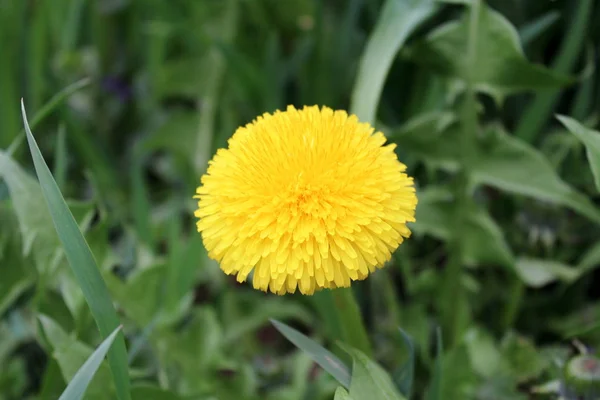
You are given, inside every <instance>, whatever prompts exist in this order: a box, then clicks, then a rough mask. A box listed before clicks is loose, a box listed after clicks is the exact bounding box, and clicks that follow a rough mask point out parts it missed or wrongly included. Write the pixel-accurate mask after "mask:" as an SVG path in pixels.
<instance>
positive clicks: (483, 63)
mask: <svg viewBox="0 0 600 400" xmlns="http://www.w3.org/2000/svg"><path fill="white" fill-rule="evenodd" d="M479 9H480V14H479V16H478V18H479V21H478V23H477V27H478V30H477V32H476V33H475V35H476V37H477V49H476V51H475V54H476V60H475V66H476V68H473V73H474V76H471V77H469V78H470V79H471V81H472V82H473V83H474V85H475V89H476V90H478V91H480V92H484V93H488V94H490V95H491V96H493V97H494V98H496V99H497V100H502V99H503V97H504V96H506V95H508V94H511V93H516V92H520V91H527V90H535V89H540V88H559V87H562V86H565V85H567V84H569V83H572V82H573V79H571V78H569V77H567V76H564V75H560V74H558V73H555V72H553V71H551V70H549V69H547V68H545V67H543V66H541V65H534V64H531V63H529V62H528V61H527V59H526V58H525V55H524V53H523V49H522V48H521V45H520V43H519V36H518V34H517V31H516V29H515V28H514V27H513V26H512V25H511V24H510V22H509V21H508V20H506V18H504V17H503V16H502V15H501V14H499V13H498V12H496V11H494V10H492V9H491V8H489V7H487V6H486V5H485V3H483V4H482V6H481V7H480V8H479ZM468 27H469V23H468V15H467V13H465V15H464V17H463V19H461V20H460V21H453V22H448V23H446V24H443V25H441V26H440V27H438V28H437V29H436V30H435V31H433V32H432V33H430V34H429V35H428V36H427V37H426V38H425V39H424V40H422V41H420V42H419V43H418V44H416V45H415V47H414V48H412V49H411V51H410V56H411V57H412V58H413V59H414V60H416V61H417V62H418V63H421V64H423V65H426V66H429V67H432V68H434V69H435V70H436V71H438V72H439V73H441V74H444V75H448V76H451V77H456V78H459V79H461V80H463V81H465V80H467V74H468V68H467V64H466V62H467V60H466V58H465V57H457V56H456V55H457V54H467V43H468V40H467V38H468V35H469V32H468Z"/></svg>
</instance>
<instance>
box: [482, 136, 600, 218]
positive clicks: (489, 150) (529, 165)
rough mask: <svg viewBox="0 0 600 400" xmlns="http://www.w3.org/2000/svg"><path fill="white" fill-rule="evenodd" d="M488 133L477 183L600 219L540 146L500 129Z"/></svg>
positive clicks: (583, 196) (596, 211) (592, 206)
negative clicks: (534, 145) (564, 178)
mask: <svg viewBox="0 0 600 400" xmlns="http://www.w3.org/2000/svg"><path fill="white" fill-rule="evenodd" d="M489 133H490V139H489V140H490V143H489V146H487V147H485V148H484V149H482V150H483V151H481V152H480V153H479V154H478V157H477V161H476V162H475V163H474V164H475V165H473V178H474V181H475V183H479V184H486V185H490V186H494V187H496V188H498V189H500V190H504V191H507V192H512V193H515V194H521V195H525V196H530V197H533V198H536V199H539V200H544V201H548V202H551V203H554V204H559V205H563V206H567V207H569V208H571V209H573V210H575V211H577V212H579V213H580V214H581V215H584V216H585V217H587V218H589V219H590V220H592V221H594V222H596V223H600V210H599V209H598V208H597V207H596V206H594V205H593V204H592V202H591V201H590V199H589V198H588V197H586V196H585V195H583V194H581V193H579V192H577V191H576V190H574V189H573V188H571V187H570V186H569V185H568V184H567V183H565V182H564V181H563V180H562V179H560V177H559V176H558V175H557V174H556V172H555V171H554V169H553V168H552V166H551V165H550V163H549V162H548V160H547V159H546V158H545V157H544V156H543V155H542V154H541V153H540V152H539V151H538V150H536V149H535V148H533V147H532V146H530V145H528V144H527V143H525V142H523V141H522V140H519V139H517V138H515V137H513V136H509V135H508V134H506V133H504V132H501V131H500V130H499V129H498V130H496V129H493V128H492V130H491V131H490V132H489Z"/></svg>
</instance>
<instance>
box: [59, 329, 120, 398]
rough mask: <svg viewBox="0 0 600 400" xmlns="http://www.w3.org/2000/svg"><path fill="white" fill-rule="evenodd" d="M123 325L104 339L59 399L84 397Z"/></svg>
mask: <svg viewBox="0 0 600 400" xmlns="http://www.w3.org/2000/svg"><path fill="white" fill-rule="evenodd" d="M120 330H121V327H120V326H119V327H117V329H115V330H114V331H113V333H111V334H110V335H109V336H108V337H107V338H106V339H104V341H103V342H102V343H101V344H100V346H98V348H97V349H96V351H94V353H93V354H92V355H91V356H90V358H88V359H87V361H86V362H85V363H84V364H83V365H82V366H81V368H79V370H78V371H77V373H76V374H75V376H74V377H73V380H71V382H69V384H68V385H67V387H66V389H65V391H64V392H63V393H62V394H61V396H60V397H59V399H58V400H79V399H81V398H83V395H84V393H85V390H86V389H87V387H88V385H89V384H90V382H91V381H92V378H93V377H94V375H95V374H96V371H97V370H98V368H99V367H100V365H101V364H102V360H104V357H105V356H106V353H108V350H109V349H110V347H111V346H112V344H113V342H114V341H115V338H116V337H117V334H118V333H119V331H120Z"/></svg>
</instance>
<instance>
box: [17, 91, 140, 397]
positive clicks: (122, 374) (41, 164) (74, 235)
mask: <svg viewBox="0 0 600 400" xmlns="http://www.w3.org/2000/svg"><path fill="white" fill-rule="evenodd" d="M21 112H22V115H23V123H24V125H25V131H26V133H27V141H28V142H29V149H30V151H31V156H32V158H33V163H34V165H35V170H36V173H37V176H38V179H39V181H40V186H41V187H42V192H43V194H44V198H45V200H46V204H47V205H48V209H49V211H50V214H51V216H52V221H53V222H54V227H55V228H56V231H57V233H58V236H59V238H60V241H61V243H62V245H63V247H64V250H65V254H66V256H67V260H68V261H69V265H70V266H71V269H72V271H73V274H74V275H75V278H76V280H77V283H78V284H79V286H80V287H81V291H82V292H83V295H84V297H85V299H86V301H87V303H88V305H89V307H90V309H91V311H92V315H93V316H94V319H95V320H96V323H97V325H98V329H99V330H100V333H101V334H102V337H104V338H106V337H108V336H109V335H110V334H111V333H112V331H113V330H114V329H115V328H116V327H117V326H119V325H120V322H119V317H118V316H117V313H116V311H115V309H114V307H113V304H112V301H111V299H110V296H109V294H108V289H107V288H106V284H105V282H104V280H103V279H102V276H101V275H100V271H99V270H98V267H97V265H96V261H95V260H94V256H93V255H92V252H91V251H90V248H89V246H88V244H87V243H86V241H85V239H84V237H83V235H82V234H81V231H80V230H79V226H78V225H77V222H76V221H75V218H74V217H73V214H71V211H70V210H69V208H68V206H67V204H66V202H65V200H64V198H63V196H62V194H61V193H60V190H59V188H58V186H57V185H56V182H55V180H54V178H53V176H52V173H51V172H50V169H49V168H48V166H47V165H46V162H45V161H44V158H43V157H42V154H41V152H40V149H39V147H38V145H37V143H36V141H35V139H34V137H33V134H32V133H31V130H30V128H29V124H28V123H27V115H26V113H25V105H24V104H23V102H21ZM108 360H109V365H110V368H111V370H112V373H113V376H114V380H115V386H116V388H117V395H118V397H119V399H120V400H129V399H130V395H129V374H128V368H127V350H126V348H125V338H124V336H123V334H122V333H120V334H119V335H118V337H117V339H116V341H115V344H114V346H113V347H112V348H111V350H110V352H109V353H108Z"/></svg>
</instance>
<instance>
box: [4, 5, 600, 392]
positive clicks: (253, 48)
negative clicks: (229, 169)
mask: <svg viewBox="0 0 600 400" xmlns="http://www.w3.org/2000/svg"><path fill="white" fill-rule="evenodd" d="M599 20H600V5H599V4H598V3H597V2H594V1H592V0H578V1H567V0H557V1H545V2H542V1H526V0H513V1H506V0H488V1H482V0H445V1H442V0H346V1H341V0H327V1H325V0H323V1H320V0H293V1H292V0H289V1H287V0H177V1H159V0H129V1H126V0H111V1H103V2H100V1H97V2H94V1H85V0H52V1H49V0H46V1H33V0H18V1H17V0H0V49H2V54H3V59H2V61H0V400H12V399H39V400H46V399H59V398H60V399H61V400H63V399H64V400H68V399H79V398H85V399H93V400H96V399H97V400H102V399H119V400H128V399H133V400H142V399H150V400H154V399H157V400H158V399H161V400H162V399H166V400H183V399H199V400H202V399H206V400H208V399H219V400H229V399H231V400H234V399H236V400H237V399H248V400H258V399H268V400H297V399H298V400H300V399H306V400H308V399H311V400H313V399H316V400H321V399H323V400H325V399H336V400H338V399H339V400H343V399H346V400H347V399H351V400H363V399H373V400H379V399H386V400H390V399H391V400H399V399H427V400H465V399H476V400H509V399H516V400H519V399H522V400H525V399H551V398H557V397H558V396H561V398H563V399H569V400H575V399H585V400H592V399H600V389H599V388H600V383H599V379H600V378H598V377H599V376H600V361H599V360H598V358H597V355H596V354H595V353H594V351H595V350H594V349H597V348H598V346H600V291H599V290H598V288H600V269H598V267H600V195H599V191H600V132H599V131H600V118H599V117H600V114H599V110H600V72H599V71H598V69H599V67H600V65H599V63H598V54H599V53H600V47H599V46H600V29H599V26H598V24H595V23H594V22H596V21H599ZM21 98H22V99H23V110H21V106H20V104H19V101H20V99H21ZM287 104H293V105H295V106H298V107H301V106H303V105H313V104H318V105H327V106H329V107H332V108H334V109H346V110H349V111H350V112H352V113H354V114H357V115H358V116H359V117H360V118H361V120H363V121H365V122H371V123H373V124H375V126H377V128H378V129H380V130H381V131H383V132H384V133H385V134H386V136H387V137H388V139H389V141H391V142H394V143H397V145H398V148H397V153H398V156H399V158H400V160H401V161H402V162H404V163H405V164H406V165H407V166H408V170H409V174H410V175H412V176H414V177H415V180H416V184H417V192H418V197H419V204H418V206H417V217H416V218H417V222H416V223H414V224H411V225H410V227H411V229H412V230H413V236H412V238H410V239H409V240H407V241H406V242H405V243H404V244H402V246H401V247H400V248H399V249H398V251H397V252H396V253H395V254H394V257H393V259H392V261H391V262H390V263H389V265H388V266H387V267H386V268H385V269H383V270H381V271H378V272H377V273H375V274H373V275H372V276H370V277H369V278H368V279H367V280H365V281H363V282H358V283H356V284H354V285H353V287H352V289H348V290H336V291H323V292H318V293H316V294H315V295H313V296H302V295H300V294H294V295H287V296H282V297H280V296H275V295H271V294H265V293H262V292H260V291H256V290H253V289H252V287H251V285H249V284H247V283H246V284H238V283H236V282H235V279H231V278H230V277H228V276H226V275H225V274H224V273H223V272H222V271H221V270H220V269H219V267H218V265H217V264H216V263H215V262H214V261H212V260H210V259H209V258H208V256H207V254H206V251H205V249H204V247H203V245H202V240H201V237H200V235H199V234H198V233H197V232H196V227H195V217H194V215H193V212H194V209H195V207H196V204H195V201H194V200H193V199H192V196H193V194H194V192H195V189H196V187H197V186H198V185H199V179H200V176H201V175H202V174H203V173H204V172H205V170H206V168H207V165H208V161H209V160H210V159H211V157H212V155H213V154H214V153H215V151H216V150H217V149H218V148H222V147H226V146H227V139H228V138H229V137H230V136H231V135H232V134H233V132H234V131H235V129H236V128H237V127H238V126H240V125H243V124H245V123H247V122H249V121H251V120H252V119H253V118H255V117H256V116H258V115H260V114H262V113H264V112H272V111H274V110H275V109H283V108H285V106H286V105H287ZM340 310H343V311H340Z"/></svg>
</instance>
